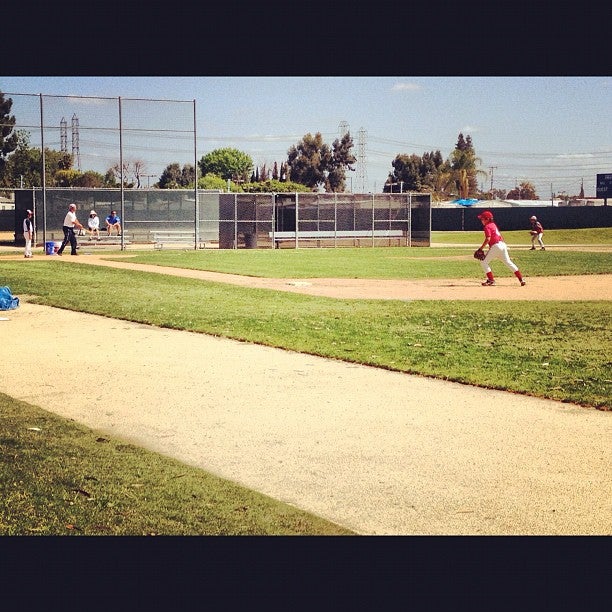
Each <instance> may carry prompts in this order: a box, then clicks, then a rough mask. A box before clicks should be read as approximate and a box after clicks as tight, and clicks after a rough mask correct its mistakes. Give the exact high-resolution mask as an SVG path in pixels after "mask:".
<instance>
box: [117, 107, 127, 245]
mask: <svg viewBox="0 0 612 612" xmlns="http://www.w3.org/2000/svg"><path fill="white" fill-rule="evenodd" d="M117 100H118V101H119V180H120V181H121V223H122V225H121V250H122V251H123V250H125V242H124V236H125V197H124V193H123V119H122V115H121V96H119V97H118V98H117Z"/></svg>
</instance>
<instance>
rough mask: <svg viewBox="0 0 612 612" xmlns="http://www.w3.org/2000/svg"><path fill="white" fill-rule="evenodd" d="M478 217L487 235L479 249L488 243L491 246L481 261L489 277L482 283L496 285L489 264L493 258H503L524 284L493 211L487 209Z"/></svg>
mask: <svg viewBox="0 0 612 612" xmlns="http://www.w3.org/2000/svg"><path fill="white" fill-rule="evenodd" d="M478 218H479V219H480V221H481V223H482V229H483V231H484V235H485V237H484V241H483V243H482V245H481V246H480V248H479V249H478V250H484V248H485V246H487V245H488V247H489V250H488V251H487V254H486V256H485V258H484V259H483V260H482V261H481V262H480V265H481V266H482V269H483V271H484V273H485V274H486V275H487V279H486V280H485V281H484V282H483V283H482V285H483V286H484V287H491V286H493V285H495V278H494V276H493V271H492V270H491V266H490V265H489V264H490V262H491V260H493V259H501V260H502V261H503V262H504V263H505V264H506V266H508V268H510V270H512V272H514V276H516V278H517V279H518V281H519V283H521V286H524V285H525V281H524V280H523V276H522V274H521V272H520V270H519V269H518V266H517V265H516V264H515V263H514V262H513V261H512V260H511V259H510V255H509V254H508V247H507V246H506V243H505V242H504V239H503V237H502V235H501V233H500V231H499V229H498V227H497V225H496V224H495V223H493V213H492V212H491V211H489V210H485V211H484V212H482V213H480V214H479V215H478Z"/></svg>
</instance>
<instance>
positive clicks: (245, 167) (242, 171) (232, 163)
mask: <svg viewBox="0 0 612 612" xmlns="http://www.w3.org/2000/svg"><path fill="white" fill-rule="evenodd" d="M198 166H199V167H200V172H201V174H202V176H206V175H207V174H209V173H212V174H216V175H217V176H220V177H221V178H223V179H225V180H227V179H230V180H231V181H234V182H237V183H241V182H246V181H248V180H249V176H250V174H251V172H252V170H253V160H252V159H251V157H250V156H249V155H247V154H246V153H243V152H242V151H239V150H238V149H233V148H231V147H226V148H224V149H215V150H214V151H211V152H210V153H207V154H206V155H204V156H202V159H200V161H199V162H198Z"/></svg>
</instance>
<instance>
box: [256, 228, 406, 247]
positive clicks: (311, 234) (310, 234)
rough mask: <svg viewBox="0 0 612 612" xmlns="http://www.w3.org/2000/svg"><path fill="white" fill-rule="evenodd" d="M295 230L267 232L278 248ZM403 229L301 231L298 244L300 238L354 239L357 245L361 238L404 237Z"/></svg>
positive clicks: (289, 238)
mask: <svg viewBox="0 0 612 612" xmlns="http://www.w3.org/2000/svg"><path fill="white" fill-rule="evenodd" d="M295 234H296V233H295V232H268V236H269V237H270V239H272V240H273V241H274V247H275V248H279V246H280V243H281V242H295ZM405 236H406V234H405V232H404V231H403V230H391V229H385V230H315V231H301V232H298V233H297V238H298V244H299V242H300V241H301V240H317V241H318V243H320V241H321V240H327V241H335V240H354V241H357V244H358V245H359V243H360V241H361V240H365V239H369V240H372V239H374V238H405Z"/></svg>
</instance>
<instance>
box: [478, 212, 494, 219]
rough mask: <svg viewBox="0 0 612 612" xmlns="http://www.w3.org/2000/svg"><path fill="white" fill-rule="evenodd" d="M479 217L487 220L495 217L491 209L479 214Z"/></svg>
mask: <svg viewBox="0 0 612 612" xmlns="http://www.w3.org/2000/svg"><path fill="white" fill-rule="evenodd" d="M478 218H479V219H483V220H485V221H491V220H492V219H493V213H492V212H491V211H490V210H485V211H484V212H481V213H480V214H479V215H478Z"/></svg>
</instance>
